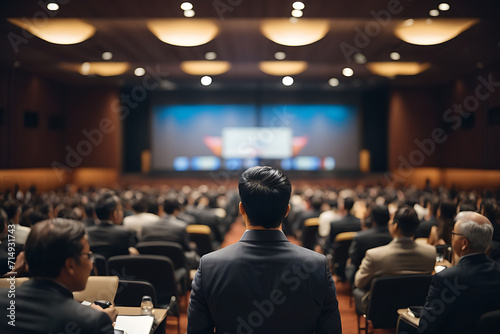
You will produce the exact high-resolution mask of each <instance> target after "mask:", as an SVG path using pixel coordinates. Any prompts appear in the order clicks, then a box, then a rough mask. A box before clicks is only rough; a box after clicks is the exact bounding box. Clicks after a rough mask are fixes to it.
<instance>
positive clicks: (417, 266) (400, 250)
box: [354, 238, 436, 300]
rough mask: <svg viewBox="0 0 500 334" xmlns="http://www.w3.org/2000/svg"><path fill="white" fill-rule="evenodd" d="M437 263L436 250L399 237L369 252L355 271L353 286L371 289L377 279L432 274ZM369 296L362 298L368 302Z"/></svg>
mask: <svg viewBox="0 0 500 334" xmlns="http://www.w3.org/2000/svg"><path fill="white" fill-rule="evenodd" d="M435 262H436V247H434V246H431V245H421V244H417V243H416V242H415V241H413V240H412V239H410V238H396V239H393V240H392V241H391V242H390V243H389V244H387V245H385V246H380V247H376V248H372V249H369V250H368V251H366V255H365V257H364V258H363V261H361V266H360V267H359V270H358V271H357V272H356V276H355V278H354V285H355V286H356V287H357V288H360V289H365V290H369V289H370V286H371V282H372V280H373V279H374V278H377V277H380V276H396V275H411V274H430V273H431V272H432V271H433V269H434V264H435ZM367 296H368V293H367V294H366V295H365V297H363V300H365V299H366V298H367Z"/></svg>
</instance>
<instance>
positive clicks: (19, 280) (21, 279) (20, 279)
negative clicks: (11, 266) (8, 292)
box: [0, 277, 29, 289]
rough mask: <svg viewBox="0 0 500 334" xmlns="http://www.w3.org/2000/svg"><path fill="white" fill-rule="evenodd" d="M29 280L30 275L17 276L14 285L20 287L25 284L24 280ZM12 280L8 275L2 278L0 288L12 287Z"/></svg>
mask: <svg viewBox="0 0 500 334" xmlns="http://www.w3.org/2000/svg"><path fill="white" fill-rule="evenodd" d="M27 280H29V277H16V278H15V279H14V285H15V286H16V287H18V286H20V285H21V284H23V283H24V282H26V281H27ZM11 281H12V280H11V279H10V278H8V277H5V278H0V288H2V289H8V288H9V287H10V283H11Z"/></svg>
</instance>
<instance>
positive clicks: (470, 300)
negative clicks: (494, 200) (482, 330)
mask: <svg viewBox="0 0 500 334" xmlns="http://www.w3.org/2000/svg"><path fill="white" fill-rule="evenodd" d="M492 235H493V227H492V225H491V223H490V222H489V221H488V219H487V218H486V217H484V216H482V215H480V214H478V213H476V212H470V211H463V212H460V213H459V214H458V215H457V217H456V224H455V226H454V231H453V232H452V243H451V244H452V247H453V252H454V253H455V254H456V255H457V256H458V257H459V259H460V260H459V261H458V263H457V265H456V266H454V267H451V268H448V269H445V270H443V271H441V272H439V273H437V274H435V275H434V276H433V278H432V283H431V286H430V288H429V293H428V295H427V300H426V302H425V306H424V308H423V311H422V316H421V318H420V323H419V332H420V333H424V334H431V333H439V334H446V333H450V334H461V333H463V334H468V333H473V332H474V327H475V326H476V323H477V321H478V319H479V317H480V316H481V315H482V314H484V313H486V312H489V311H493V310H498V309H500V264H499V263H497V262H494V261H492V260H491V259H488V258H487V257H486V255H485V254H484V253H485V252H486V250H487V248H488V247H489V244H490V242H491V238H492Z"/></svg>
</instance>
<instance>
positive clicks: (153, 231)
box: [140, 216, 191, 252]
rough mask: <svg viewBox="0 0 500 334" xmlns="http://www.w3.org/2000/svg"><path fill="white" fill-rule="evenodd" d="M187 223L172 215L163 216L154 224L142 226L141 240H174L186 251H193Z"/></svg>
mask: <svg viewBox="0 0 500 334" xmlns="http://www.w3.org/2000/svg"><path fill="white" fill-rule="evenodd" d="M186 226H187V224H186V223H185V222H182V221H179V220H177V219H175V218H174V217H171V216H165V217H162V218H161V219H160V220H159V221H157V222H156V223H154V224H151V225H148V226H144V227H143V228H142V237H141V239H140V240H141V241H172V242H177V243H178V244H180V245H181V246H182V248H183V249H184V251H185V252H189V251H191V247H190V246H189V235H188V233H187V232H186Z"/></svg>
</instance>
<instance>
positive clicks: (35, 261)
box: [24, 218, 92, 291]
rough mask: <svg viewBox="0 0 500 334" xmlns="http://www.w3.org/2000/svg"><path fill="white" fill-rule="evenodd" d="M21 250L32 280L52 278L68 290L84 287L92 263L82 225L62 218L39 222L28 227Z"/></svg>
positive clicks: (77, 289)
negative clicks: (23, 246) (34, 278)
mask: <svg viewBox="0 0 500 334" xmlns="http://www.w3.org/2000/svg"><path fill="white" fill-rule="evenodd" d="M24 250H25V253H26V261H27V263H28V268H29V271H30V273H31V275H32V276H33V277H44V278H52V279H56V280H58V281H59V282H61V283H63V284H64V285H65V286H66V287H67V288H68V289H69V290H70V291H79V290H83V289H84V288H85V285H86V284H87V279H88V277H89V275H90V272H91V270H92V260H91V259H90V258H89V255H88V254H89V252H90V247H89V243H88V241H87V238H86V236H85V226H84V225H83V223H81V222H77V221H74V220H68V219H62V218H55V219H51V220H45V221H43V222H40V223H38V224H36V225H34V226H33V227H32V229H31V233H30V235H29V237H28V240H27V241H26V245H25V248H24Z"/></svg>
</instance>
